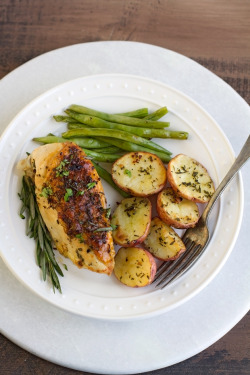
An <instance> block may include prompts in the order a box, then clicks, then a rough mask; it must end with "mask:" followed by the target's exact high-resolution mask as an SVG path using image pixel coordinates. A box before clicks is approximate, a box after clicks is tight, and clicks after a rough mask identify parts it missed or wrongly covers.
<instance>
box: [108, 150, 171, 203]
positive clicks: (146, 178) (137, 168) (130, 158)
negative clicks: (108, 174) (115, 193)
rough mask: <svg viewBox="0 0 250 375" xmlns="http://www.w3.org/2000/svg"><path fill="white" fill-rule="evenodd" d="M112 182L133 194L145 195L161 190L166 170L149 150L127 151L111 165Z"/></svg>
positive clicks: (165, 178)
mask: <svg viewBox="0 0 250 375" xmlns="http://www.w3.org/2000/svg"><path fill="white" fill-rule="evenodd" d="M112 178H113V180H114V182H115V183H116V184H117V185H118V186H119V187H120V188H121V189H122V190H124V191H126V192H128V193H130V194H131V195H133V196H138V197H146V196H149V195H153V194H155V193H158V192H159V191H161V190H162V189H163V187H164V185H165V183H166V180H167V171H166V168H165V166H164V164H163V163H162V161H161V159H160V158H159V157H158V156H156V155H154V154H152V153H149V152H129V153H127V154H125V155H123V156H122V157H121V158H119V159H118V160H116V161H115V163H114V164H113V167H112Z"/></svg>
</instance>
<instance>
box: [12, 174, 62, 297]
mask: <svg viewBox="0 0 250 375" xmlns="http://www.w3.org/2000/svg"><path fill="white" fill-rule="evenodd" d="M18 195H19V198H20V199H21V201H22V207H21V209H20V217H21V218H22V219H25V216H24V214H26V219H27V221H26V223H27V226H26V234H27V236H29V237H30V238H34V240H35V241H36V260H37V264H38V266H39V267H40V268H41V270H42V276H43V280H44V281H46V277H47V275H49V277H50V279H51V283H52V286H53V291H54V292H55V289H58V290H59V292H60V293H61V292H62V290H61V285H60V282H59V279H58V276H57V274H59V275H60V276H63V272H62V270H61V268H60V266H59V265H58V263H57V261H56V259H55V255H54V252H53V245H52V243H53V240H52V238H51V235H50V233H49V231H48V229H47V228H46V225H45V223H44V221H43V218H42V216H41V214H40V211H39V208H38V204H37V200H36V194H35V185H34V182H33V181H32V179H31V178H30V177H28V176H23V179H22V189H21V193H20V194H18Z"/></svg>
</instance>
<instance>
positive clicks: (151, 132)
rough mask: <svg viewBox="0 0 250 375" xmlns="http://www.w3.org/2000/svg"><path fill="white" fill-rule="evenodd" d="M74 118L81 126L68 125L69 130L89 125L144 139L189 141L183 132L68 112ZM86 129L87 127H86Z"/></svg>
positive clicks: (186, 134) (75, 124)
mask: <svg viewBox="0 0 250 375" xmlns="http://www.w3.org/2000/svg"><path fill="white" fill-rule="evenodd" d="M67 112H68V113H69V114H70V115H72V117H73V118H75V119H76V120H78V121H80V122H81V123H80V124H77V123H74V124H71V123H69V124H68V129H77V128H81V127H82V123H83V124H84V125H86V124H87V125H89V126H91V127H93V128H105V129H117V130H123V131H125V132H128V133H132V134H135V135H138V136H139V137H144V138H174V139H187V137H188V133H186V132H182V131H172V130H166V129H149V128H138V127H136V126H129V125H123V124H117V123H114V122H108V121H105V120H102V119H99V118H98V117H94V116H87V115H81V114H78V113H74V112H72V111H67ZM84 127H85V126H84Z"/></svg>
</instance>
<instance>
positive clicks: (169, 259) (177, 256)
mask: <svg viewBox="0 0 250 375" xmlns="http://www.w3.org/2000/svg"><path fill="white" fill-rule="evenodd" d="M185 251H186V248H184V249H181V250H180V251H179V253H178V254H176V255H175V256H174V257H172V258H167V259H164V258H159V257H157V256H156V255H154V257H155V258H156V259H159V260H162V261H163V262H169V261H171V260H176V259H178V258H179V257H180V256H181V254H183V253H184V252H185Z"/></svg>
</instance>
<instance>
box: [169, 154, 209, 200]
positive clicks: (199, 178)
mask: <svg viewBox="0 0 250 375" xmlns="http://www.w3.org/2000/svg"><path fill="white" fill-rule="evenodd" d="M167 178H168V182H169V183H170V185H171V187H172V188H173V189H174V191H175V192H176V193H177V194H178V195H179V196H181V197H182V198H186V199H188V200H192V201H194V202H197V203H207V202H208V201H209V200H210V198H211V196H212V195H213V193H214V184H213V181H212V179H211V177H210V175H209V173H208V171H207V170H206V168H205V167H204V166H203V165H202V164H201V163H199V162H198V161H197V160H195V159H193V158H191V157H190V156H187V155H183V154H179V155H176V156H175V157H174V158H173V159H171V160H170V162H169V164H168V169H167Z"/></svg>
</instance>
